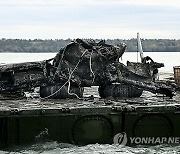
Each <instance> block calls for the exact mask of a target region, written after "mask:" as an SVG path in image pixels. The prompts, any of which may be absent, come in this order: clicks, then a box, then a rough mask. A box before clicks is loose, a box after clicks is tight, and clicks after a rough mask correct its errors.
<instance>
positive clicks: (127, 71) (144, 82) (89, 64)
mask: <svg viewBox="0 0 180 154" xmlns="http://www.w3.org/2000/svg"><path fill="white" fill-rule="evenodd" d="M125 48H126V45H125V44H124V43H120V44H119V45H117V46H113V45H108V44H106V43H105V41H103V40H102V41H100V42H98V43H96V42H95V41H93V40H91V41H88V42H87V41H83V40H81V39H76V40H75V41H73V42H72V43H70V44H68V45H67V46H66V47H64V48H62V49H60V51H59V52H58V53H57V55H56V56H55V57H54V58H52V59H49V60H44V61H40V62H26V63H18V64H6V65H0V93H1V95H3V94H4V95H8V94H10V95H12V94H21V93H24V92H27V91H32V90H33V89H34V88H35V87H40V96H41V97H42V98H69V97H70V98H73V97H77V98H82V97H83V87H90V86H99V94H100V96H101V97H103V98H106V97H109V96H112V97H139V96H141V94H142V91H143V90H147V91H150V92H152V93H161V94H165V95H166V96H168V97H172V96H173V91H172V88H171V87H168V86H167V85H165V84H159V83H156V82H154V75H155V74H156V73H157V69H158V68H160V67H163V66H164V65H163V64H162V63H157V62H154V61H153V60H152V59H151V58H150V57H143V56H142V55H143V54H142V53H141V59H142V62H140V63H133V62H129V61H128V62H127V66H126V65H124V64H122V63H120V62H119V58H120V57H122V55H123V53H124V52H125Z"/></svg>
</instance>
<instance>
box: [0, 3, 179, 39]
mask: <svg viewBox="0 0 180 154" xmlns="http://www.w3.org/2000/svg"><path fill="white" fill-rule="evenodd" d="M137 32H139V33H140V36H141V38H147V39H180V0H0V38H6V39H8V38H13V39H68V38H71V39H75V38H93V39H116V38H119V39H131V38H135V37H136V34H137Z"/></svg>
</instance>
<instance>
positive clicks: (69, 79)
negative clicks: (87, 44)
mask: <svg viewBox="0 0 180 154" xmlns="http://www.w3.org/2000/svg"><path fill="white" fill-rule="evenodd" d="M87 51H88V50H85V51H84V52H83V54H82V55H81V57H80V59H79V61H78V62H77V64H76V66H75V67H74V69H73V70H72V72H71V73H70V75H69V78H68V80H67V81H66V82H65V83H64V84H63V85H62V86H61V87H60V88H59V89H58V90H57V91H55V92H54V93H52V94H51V95H49V96H46V97H44V98H41V99H48V98H50V97H52V96H54V95H55V94H57V93H58V92H59V91H60V90H61V89H62V88H63V87H64V86H65V85H66V84H67V83H69V82H70V81H71V77H72V74H73V73H74V71H75V70H76V69H77V67H78V65H79V63H80V62H81V59H82V57H83V56H84V54H85V53H86V52H87ZM69 85H70V84H69ZM69 85H68V86H69ZM69 89H70V87H69ZM68 94H70V93H69V92H68ZM75 95H76V94H75ZM77 98H78V97H77Z"/></svg>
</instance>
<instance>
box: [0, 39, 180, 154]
mask: <svg viewBox="0 0 180 154" xmlns="http://www.w3.org/2000/svg"><path fill="white" fill-rule="evenodd" d="M138 44H139V45H138V47H140V46H141V44H140V40H139V41H138ZM125 48H126V45H125V44H124V43H120V44H119V45H117V46H112V45H108V44H106V43H105V42H104V41H100V42H98V43H96V42H94V41H89V42H86V41H83V40H81V39H76V40H75V41H73V42H72V43H70V44H68V45H67V46H66V47H64V48H62V49H60V51H59V52H58V53H57V55H56V56H55V57H54V58H52V59H48V60H44V61H40V62H26V63H18V64H5V65H0V94H1V96H4V97H6V98H8V99H9V100H0V149H4V148H8V147H11V146H13V145H24V144H30V143H38V142H46V141H57V142H60V143H70V144H76V145H85V144H95V143H99V144H112V143H115V144H120V145H125V144H126V143H125V144H122V143H124V141H125V140H124V139H126V142H127V145H134V143H130V138H132V137H148V138H149V137H154V138H157V137H158V138H160V137H162V139H163V140H164V138H165V139H167V140H166V141H165V140H164V142H163V143H165V144H169V143H168V142H167V141H168V137H177V136H180V132H179V129H180V124H179V121H180V105H179V100H180V95H179V94H178V93H177V95H176V96H174V98H173V99H169V98H168V97H173V94H174V92H173V91H174V90H173V88H172V87H171V86H168V85H166V84H165V83H162V82H159V81H158V82H157V81H156V75H157V73H158V68H160V67H163V66H164V65H163V64H162V63H157V62H154V61H153V60H152V59H151V58H150V57H148V56H147V57H144V56H143V51H142V49H141V48H139V52H140V55H141V62H129V61H128V62H127V65H124V64H122V63H120V62H119V58H120V57H122V55H123V53H124V52H125ZM90 86H98V87H99V95H100V97H101V98H97V97H91V96H90V97H83V89H84V87H90ZM36 87H37V88H36ZM35 88H36V89H39V95H40V97H41V98H42V99H39V97H38V99H36V98H35V99H21V100H20V99H18V100H16V99H15V98H16V97H18V98H19V97H20V98H21V97H22V96H23V94H24V93H25V92H32V91H34V89H35ZM144 90H145V91H150V92H152V93H160V94H163V95H166V96H168V97H156V96H155V95H151V94H150V93H148V92H144V93H143V94H142V92H143V91H144ZM141 94H142V96H141ZM139 96H141V97H140V98H130V97H139ZM107 97H111V98H118V99H106V98H107ZM124 97H126V99H124ZM47 98H62V99H64V98H74V99H66V100H61V101H59V100H52V99H51V100H49V99H47ZM77 98H78V99H77ZM126 134H127V135H126ZM122 135H123V136H122ZM178 141H179V140H178ZM178 143H179V142H178ZM140 144H141V143H140ZM142 144H143V143H142ZM145 144H146V143H145ZM147 144H154V143H153V142H149V141H148V142H147ZM120 148H121V146H120ZM18 149H19V147H18ZM11 151H12V150H11Z"/></svg>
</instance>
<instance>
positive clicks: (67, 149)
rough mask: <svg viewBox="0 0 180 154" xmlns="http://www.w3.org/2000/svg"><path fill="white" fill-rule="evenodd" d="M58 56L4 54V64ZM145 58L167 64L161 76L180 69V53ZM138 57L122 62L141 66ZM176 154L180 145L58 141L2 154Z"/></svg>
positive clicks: (1, 60) (133, 55)
mask: <svg viewBox="0 0 180 154" xmlns="http://www.w3.org/2000/svg"><path fill="white" fill-rule="evenodd" d="M55 55H56V53H0V63H1V64H2V63H19V62H31V61H41V60H45V59H50V58H52V57H54V56H55ZM144 55H145V56H150V57H151V58H152V59H153V60H154V61H156V62H162V63H164V64H165V67H164V68H161V69H159V72H160V73H159V74H160V77H161V76H163V77H164V76H165V75H167V76H168V77H169V76H172V75H173V66H180V52H145V53H144ZM137 59H139V57H138V58H137V53H135V52H134V53H130V52H126V53H124V55H123V57H122V59H121V60H120V61H121V62H123V63H124V64H125V63H126V61H127V60H129V61H134V62H137ZM86 92H87V93H93V94H94V93H96V91H93V89H89V90H88V89H87V91H86ZM1 153H2V154H7V153H10V154H19V153H21V154H22V153H23V154H39V153H42V154H60V153H61V154H116V153H122V154H146V153H149V154H156V153H157V154H161V153H163V154H173V153H174V154H175V153H180V145H156V146H142V145H138V146H136V147H128V146H124V147H122V146H120V145H115V144H112V145H109V144H91V145H86V146H75V145H70V144H66V143H58V142H55V141H52V142H44V143H42V142H41V143H36V144H32V145H27V146H18V147H13V148H12V149H10V151H0V154H1Z"/></svg>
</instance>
